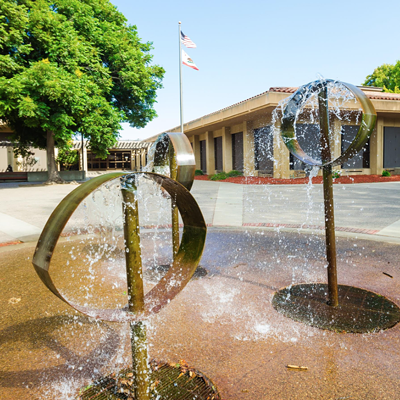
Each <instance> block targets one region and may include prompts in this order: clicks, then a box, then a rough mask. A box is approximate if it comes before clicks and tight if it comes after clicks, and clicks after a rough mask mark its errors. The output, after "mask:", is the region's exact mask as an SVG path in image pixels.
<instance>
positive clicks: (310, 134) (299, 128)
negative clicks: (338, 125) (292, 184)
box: [290, 124, 321, 171]
mask: <svg viewBox="0 0 400 400" xmlns="http://www.w3.org/2000/svg"><path fill="white" fill-rule="evenodd" d="M295 132H296V138H297V141H298V143H299V145H300V147H301V148H302V149H303V150H304V152H305V153H306V154H307V155H308V156H310V157H311V158H313V159H314V160H316V161H321V144H320V140H321V139H320V133H319V125H316V124H296V126H295ZM305 166H306V165H305V164H304V163H303V162H302V161H300V160H299V159H298V158H297V157H295V156H293V155H292V153H290V169H292V170H295V171H298V170H304V169H305Z"/></svg>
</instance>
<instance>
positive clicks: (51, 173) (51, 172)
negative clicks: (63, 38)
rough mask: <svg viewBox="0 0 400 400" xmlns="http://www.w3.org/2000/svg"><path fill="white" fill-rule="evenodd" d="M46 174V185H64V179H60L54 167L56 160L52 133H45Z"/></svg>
mask: <svg viewBox="0 0 400 400" xmlns="http://www.w3.org/2000/svg"><path fill="white" fill-rule="evenodd" d="M46 154H47V172H48V178H47V182H46V184H48V185H50V184H53V183H64V182H65V181H64V179H62V178H61V176H60V174H59V173H58V170H57V166H56V159H55V155H54V132H53V131H47V148H46Z"/></svg>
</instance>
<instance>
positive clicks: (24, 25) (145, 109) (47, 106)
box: [0, 0, 164, 157]
mask: <svg viewBox="0 0 400 400" xmlns="http://www.w3.org/2000/svg"><path fill="white" fill-rule="evenodd" d="M151 49H152V47H151V43H141V41H140V38H139V37H138V33H137V29H136V27H135V26H129V25H127V21H126V19H125V17H124V16H123V15H122V14H121V13H120V12H118V11H117V9H116V7H115V6H114V5H112V4H111V3H110V2H109V0H52V1H50V0H0V119H1V120H3V121H5V122H6V123H7V124H8V125H10V126H11V127H12V128H13V129H14V131H15V134H14V137H13V139H14V140H15V141H17V142H18V143H19V144H20V146H27V145H33V146H35V147H40V148H44V147H46V133H47V132H49V131H50V132H53V133H54V140H55V145H56V146H58V147H66V146H67V144H68V142H69V141H70V140H71V138H72V137H73V135H75V134H76V133H77V132H79V133H82V134H83V135H84V137H85V138H87V139H89V140H90V147H91V149H92V151H93V152H94V153H95V154H96V155H98V156H101V157H105V156H106V155H107V154H108V151H107V149H109V148H110V147H112V146H113V145H114V144H115V142H116V138H117V136H118V130H119V129H120V122H129V123H130V124H131V125H132V126H134V127H144V126H145V125H146V124H147V123H148V122H149V121H151V120H152V119H153V118H154V117H155V116H156V113H155V110H154V108H153V106H154V102H155V100H156V90H157V89H158V88H160V87H161V79H162V77H163V74H164V70H163V69H162V68H161V67H159V66H155V65H151V60H152V56H151V54H150V50H151Z"/></svg>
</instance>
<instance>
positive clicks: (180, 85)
mask: <svg viewBox="0 0 400 400" xmlns="http://www.w3.org/2000/svg"><path fill="white" fill-rule="evenodd" d="M181 37H182V34H181V21H179V90H180V102H181V104H180V113H181V132H182V133H183V92H182V40H181Z"/></svg>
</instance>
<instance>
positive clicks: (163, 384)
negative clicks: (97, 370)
mask: <svg viewBox="0 0 400 400" xmlns="http://www.w3.org/2000/svg"><path fill="white" fill-rule="evenodd" d="M150 367H151V372H150V399H151V400H156V399H162V400H181V399H182V400H183V399H186V400H194V399H196V400H203V399H204V400H221V397H220V395H219V393H218V391H217V389H216V387H215V385H214V384H213V383H212V382H211V380H210V379H208V378H207V377H206V376H205V375H203V374H202V373H201V372H199V371H197V370H195V369H193V368H189V367H188V365H187V364H186V363H185V362H184V361H183V360H182V361H181V362H180V363H178V364H168V363H157V362H155V361H152V362H151V363H150ZM132 376H133V374H132V371H131V370H130V369H124V370H122V371H120V372H119V373H118V374H111V375H108V376H106V377H105V378H102V379H99V380H98V381H96V382H94V383H93V384H92V385H91V386H90V387H87V388H85V389H83V391H82V392H81V393H80V394H79V396H78V400H89V399H90V400H100V399H104V400H128V399H133V398H134V397H133V390H132V385H133V380H132Z"/></svg>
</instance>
